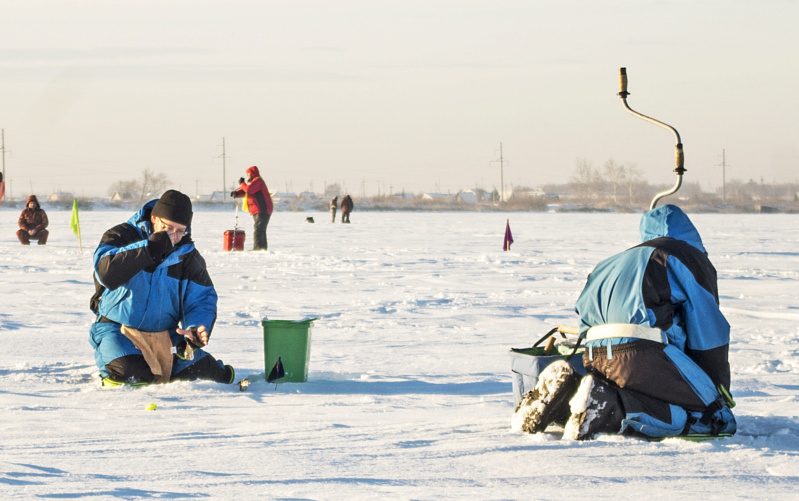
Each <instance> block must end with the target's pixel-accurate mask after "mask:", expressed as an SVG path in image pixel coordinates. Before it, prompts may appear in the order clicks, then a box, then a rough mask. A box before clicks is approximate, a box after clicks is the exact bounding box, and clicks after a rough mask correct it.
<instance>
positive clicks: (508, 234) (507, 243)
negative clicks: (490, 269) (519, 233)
mask: <svg viewBox="0 0 799 501" xmlns="http://www.w3.org/2000/svg"><path fill="white" fill-rule="evenodd" d="M512 243H513V234H512V233H511V232H510V220H509V219H506V220H505V242H503V244H502V250H504V251H509V250H510V244H512Z"/></svg>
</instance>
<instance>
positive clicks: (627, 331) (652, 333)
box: [585, 324, 668, 344]
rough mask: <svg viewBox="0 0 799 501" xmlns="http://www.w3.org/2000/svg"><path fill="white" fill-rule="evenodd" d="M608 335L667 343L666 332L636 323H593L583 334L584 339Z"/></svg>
mask: <svg viewBox="0 0 799 501" xmlns="http://www.w3.org/2000/svg"><path fill="white" fill-rule="evenodd" d="M610 337H634V338H638V339H648V340H649V341H654V342H656V343H663V344H668V338H667V337H666V334H665V333H664V332H663V331H662V330H660V329H658V328H656V327H647V326H646V325H638V324H603V325H595V326H593V327H591V328H590V329H588V332H587V333H586V335H585V340H586V341H595V340H597V339H607V338H610Z"/></svg>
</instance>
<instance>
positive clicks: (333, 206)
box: [330, 195, 338, 223]
mask: <svg viewBox="0 0 799 501" xmlns="http://www.w3.org/2000/svg"><path fill="white" fill-rule="evenodd" d="M336 209H338V195H334V196H333V198H331V199H330V222H331V223H335V222H336Z"/></svg>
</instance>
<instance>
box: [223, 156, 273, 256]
mask: <svg viewBox="0 0 799 501" xmlns="http://www.w3.org/2000/svg"><path fill="white" fill-rule="evenodd" d="M245 172H246V173H247V179H246V180H245V179H244V178H243V177H242V178H240V179H239V185H240V186H239V189H238V190H235V191H231V192H230V196H231V197H233V198H242V197H244V203H243V204H242V205H243V208H244V210H246V211H247V212H249V213H250V214H252V219H253V233H254V235H253V247H252V250H266V249H267V247H268V245H267V242H266V227H267V225H268V224H269V218H270V217H271V216H272V208H273V205H272V197H271V196H270V195H269V188H267V186H266V183H265V182H264V180H263V179H261V173H260V172H259V171H258V167H256V166H254V165H253V166H252V167H250V168H248V169H247V170H246V171H245Z"/></svg>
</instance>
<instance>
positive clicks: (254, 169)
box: [244, 165, 261, 179]
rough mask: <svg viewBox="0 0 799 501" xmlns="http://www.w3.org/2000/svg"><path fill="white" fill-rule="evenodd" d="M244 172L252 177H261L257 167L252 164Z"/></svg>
mask: <svg viewBox="0 0 799 501" xmlns="http://www.w3.org/2000/svg"><path fill="white" fill-rule="evenodd" d="M244 172H246V173H247V174H249V175H250V177H251V178H252V179H255V178H256V177H261V173H260V172H258V167H256V166H254V165H253V166H252V167H249V168H248V169H247V170H245V171H244Z"/></svg>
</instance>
